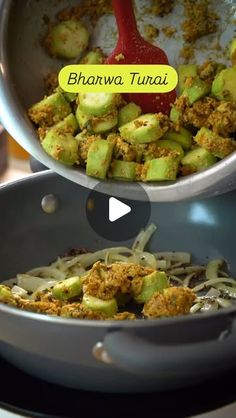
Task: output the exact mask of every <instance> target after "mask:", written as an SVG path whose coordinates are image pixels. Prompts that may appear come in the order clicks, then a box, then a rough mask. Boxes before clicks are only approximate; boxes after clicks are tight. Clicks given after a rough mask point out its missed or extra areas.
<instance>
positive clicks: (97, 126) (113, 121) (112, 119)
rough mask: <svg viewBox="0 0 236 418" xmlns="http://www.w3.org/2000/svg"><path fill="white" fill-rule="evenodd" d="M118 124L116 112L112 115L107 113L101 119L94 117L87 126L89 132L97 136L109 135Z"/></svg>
mask: <svg viewBox="0 0 236 418" xmlns="http://www.w3.org/2000/svg"><path fill="white" fill-rule="evenodd" d="M117 123H118V112H117V110H114V111H113V112H111V113H107V115H105V116H101V117H100V118H97V117H93V118H92V119H90V120H89V122H88V124H87V129H88V131H91V132H93V133H95V134H102V133H108V132H109V131H111V130H112V129H114V128H115V127H116V126H117Z"/></svg>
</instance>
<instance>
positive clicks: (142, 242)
mask: <svg viewBox="0 0 236 418" xmlns="http://www.w3.org/2000/svg"><path fill="white" fill-rule="evenodd" d="M156 229H157V227H156V225H154V224H151V225H149V226H148V228H147V229H146V230H145V231H143V230H142V231H140V233H139V234H138V236H137V238H136V239H135V241H134V243H133V245H132V250H140V251H143V250H144V248H145V247H146V245H147V243H148V241H149V240H150V238H151V236H152V235H153V234H154V232H155V231H156Z"/></svg>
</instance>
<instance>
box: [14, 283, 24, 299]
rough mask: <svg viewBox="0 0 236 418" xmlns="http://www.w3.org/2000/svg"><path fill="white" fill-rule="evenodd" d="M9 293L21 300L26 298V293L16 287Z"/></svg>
mask: <svg viewBox="0 0 236 418" xmlns="http://www.w3.org/2000/svg"><path fill="white" fill-rule="evenodd" d="M11 293H12V294H13V295H16V296H20V297H21V298H26V297H27V296H28V292H27V291H26V290H25V289H23V288H22V287H19V286H16V285H15V286H13V288H12V289H11Z"/></svg>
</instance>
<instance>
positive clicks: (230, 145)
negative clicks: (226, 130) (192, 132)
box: [194, 127, 236, 158]
mask: <svg viewBox="0 0 236 418" xmlns="http://www.w3.org/2000/svg"><path fill="white" fill-rule="evenodd" d="M194 140H195V141H196V142H197V144H198V145H199V146H200V147H202V148H205V149H206V150H207V151H209V152H210V153H211V154H212V155H214V156H215V157H218V158H225V157H227V155H229V154H231V153H232V152H233V151H235V150H236V142H235V141H233V140H231V139H230V138H223V137H221V136H219V135H217V134H216V133H214V132H212V131H210V129H207V128H204V127H203V128H201V129H200V130H199V131H198V133H197V135H196V136H195V138H194Z"/></svg>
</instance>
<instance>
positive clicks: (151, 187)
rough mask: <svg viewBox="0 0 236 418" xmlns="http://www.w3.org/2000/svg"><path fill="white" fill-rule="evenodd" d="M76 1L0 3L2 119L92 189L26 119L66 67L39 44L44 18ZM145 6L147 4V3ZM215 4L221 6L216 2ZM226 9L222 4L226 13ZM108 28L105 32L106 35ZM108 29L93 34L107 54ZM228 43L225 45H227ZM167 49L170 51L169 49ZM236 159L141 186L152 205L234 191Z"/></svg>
mask: <svg viewBox="0 0 236 418" xmlns="http://www.w3.org/2000/svg"><path fill="white" fill-rule="evenodd" d="M139 1H140V0H139ZM147 2H148V0H147ZM78 3H79V0H62V1H60V2H55V1H54V0H51V1H44V2H39V1H37V0H27V1H22V0H14V1H13V0H0V90H1V95H0V107H1V118H2V120H3V122H4V124H5V126H6V128H7V129H8V130H9V132H10V133H11V134H12V136H13V137H15V138H16V139H17V141H18V142H19V143H20V144H21V145H22V146H23V147H24V148H26V149H27V151H28V152H29V153H30V154H32V155H33V156H34V157H35V158H36V159H38V160H39V161H41V162H42V163H43V164H44V165H46V166H47V167H50V168H51V169H53V170H54V171H55V172H58V173H59V174H61V175H62V176H64V177H66V178H68V179H69V180H72V181H73V182H75V183H79V184H81V185H82V186H85V187H88V188H91V189H92V188H94V187H95V186H96V184H97V180H95V179H93V178H90V177H87V176H86V175H85V173H84V171H83V170H80V169H77V168H76V169H75V168H68V167H66V166H64V165H62V164H60V163H57V162H56V161H54V160H52V159H51V158H50V157H49V156H48V155H46V153H45V152H44V151H43V150H42V148H41V147H40V145H39V142H38V139H37V136H36V133H35V130H34V128H33V126H32V125H31V123H30V122H29V120H28V118H27V115H26V109H27V108H28V107H29V106H30V105H31V104H32V103H33V102H35V101H37V100H39V99H40V98H41V97H42V96H43V95H44V88H43V78H44V76H45V75H46V74H48V73H49V71H51V70H55V69H56V68H58V67H61V65H63V63H62V62H57V61H55V60H52V59H50V58H49V57H47V55H46V54H45V52H44V51H43V48H42V47H41V45H40V40H41V38H42V35H43V33H44V32H45V23H44V21H45V20H44V19H43V18H44V16H45V15H46V16H49V17H54V16H55V14H56V12H57V11H58V10H61V9H63V8H64V7H65V6H68V5H70V6H72V5H74V4H78ZM141 3H144V4H145V2H143V1H141V2H140V4H141ZM225 3H227V6H229V3H230V4H231V7H233V6H232V3H233V2H232V1H230V2H228V1H225ZM217 5H218V6H219V4H218V3H217ZM225 9H226V7H223V5H222V13H224V12H225ZM176 18H177V17H176ZM169 23H171V22H169ZM114 25H115V23H114V22H113V23H112V24H111V25H110V27H112V31H113V32H114ZM104 28H107V31H108V32H107V34H106V29H104ZM108 29H109V28H108V27H107V26H104V25H103V28H102V23H101V24H100V25H98V27H97V28H96V31H95V38H96V39H93V44H94V45H96V46H97V42H101V43H103V44H105V45H106V46H107V47H106V52H107V53H108V52H109V51H110V50H111V49H112V47H113V46H114V42H115V37H114V36H110V34H111V32H112V31H111V30H110V31H109V30H108ZM227 36H229V39H231V37H232V36H233V35H232V33H231V32H230V31H229V34H228V35H227ZM229 39H228V40H229ZM96 40H97V42H96ZM224 44H225V45H226V42H225V41H224ZM169 45H170V42H169ZM164 47H165V48H167V45H164ZM178 48H179V45H177V49H178ZM175 49H176V43H174V42H173V48H172V49H171V50H170V58H171V59H172V56H174V54H175ZM64 64H65V63H64ZM172 64H174V62H172ZM235 161H236V154H233V155H231V156H229V157H228V158H226V159H224V160H223V161H222V162H220V163H218V164H216V165H215V166H213V167H212V168H210V169H208V170H207V171H203V172H200V173H198V174H195V175H192V176H188V177H186V178H182V179H180V180H179V181H178V182H177V183H174V184H171V183H170V184H166V183H165V184H142V186H143V188H144V190H145V191H146V193H147V195H148V197H149V199H150V200H151V201H160V202H161V201H180V200H184V199H190V198H194V197H196V196H201V197H203V196H208V195H215V194H219V193H222V192H226V191H227V190H232V189H234V188H235V184H236V176H235ZM114 190H116V191H117V193H118V195H119V196H120V197H126V198H129V196H131V195H132V196H133V198H134V199H136V200H140V199H142V198H143V197H142V195H141V194H140V193H139V190H140V189H139V188H138V187H137V185H136V184H135V183H120V182H115V183H114V182H113V181H106V182H104V184H103V192H104V193H107V194H114Z"/></svg>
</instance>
